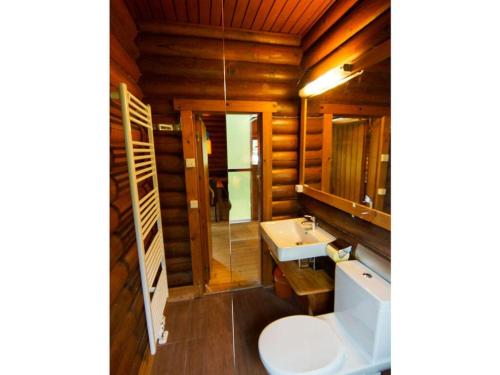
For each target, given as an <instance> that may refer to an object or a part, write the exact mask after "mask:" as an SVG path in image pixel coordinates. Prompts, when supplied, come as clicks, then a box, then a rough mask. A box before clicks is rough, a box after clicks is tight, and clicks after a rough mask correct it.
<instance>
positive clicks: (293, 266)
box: [269, 251, 335, 315]
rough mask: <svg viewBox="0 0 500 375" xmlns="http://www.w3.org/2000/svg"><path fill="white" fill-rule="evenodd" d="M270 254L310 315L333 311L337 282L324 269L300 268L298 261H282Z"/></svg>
mask: <svg viewBox="0 0 500 375" xmlns="http://www.w3.org/2000/svg"><path fill="white" fill-rule="evenodd" d="M269 254H270V255H271V257H272V258H273V260H274V261H275V262H276V264H277V265H278V267H279V268H280V270H281V271H282V272H283V274H284V275H285V276H286V278H287V280H288V282H289V283H290V286H291V287H292V289H293V291H294V292H295V294H296V295H297V296H299V301H302V302H303V304H304V307H305V308H306V310H307V312H308V314H309V315H318V314H323V313H327V312H331V311H333V291H334V289H335V283H334V281H333V279H332V278H331V277H330V276H329V275H328V274H327V273H326V272H325V271H324V270H313V269H312V268H299V265H298V264H297V262H296V261H288V262H280V261H279V260H278V259H277V258H276V257H275V256H274V254H273V253H272V252H271V251H269Z"/></svg>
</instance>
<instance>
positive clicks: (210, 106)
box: [174, 98, 278, 113]
mask: <svg viewBox="0 0 500 375" xmlns="http://www.w3.org/2000/svg"><path fill="white" fill-rule="evenodd" d="M277 108H278V103H277V102H272V101H252V100H227V101H224V100H222V99H221V100H216V99H215V100H206V99H176V98H174V110H176V111H193V112H196V111H207V112H225V111H227V112H231V113H237V112H246V113H248V112H254V113H255V112H257V113H261V112H270V113H272V112H276V111H277Z"/></svg>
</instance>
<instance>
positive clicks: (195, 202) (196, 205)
mask: <svg viewBox="0 0 500 375" xmlns="http://www.w3.org/2000/svg"><path fill="white" fill-rule="evenodd" d="M189 207H191V208H198V201H196V200H194V201H189Z"/></svg>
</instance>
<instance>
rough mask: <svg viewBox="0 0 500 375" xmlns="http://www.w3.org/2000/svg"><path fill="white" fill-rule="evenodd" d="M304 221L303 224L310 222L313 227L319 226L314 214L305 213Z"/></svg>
mask: <svg viewBox="0 0 500 375" xmlns="http://www.w3.org/2000/svg"><path fill="white" fill-rule="evenodd" d="M304 219H305V220H304V221H303V222H302V223H301V224H305V223H310V224H311V229H316V228H317V227H318V222H317V221H316V217H314V216H312V215H304Z"/></svg>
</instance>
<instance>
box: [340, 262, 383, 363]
mask: <svg viewBox="0 0 500 375" xmlns="http://www.w3.org/2000/svg"><path fill="white" fill-rule="evenodd" d="M334 312H335V315H336V316H337V319H338V320H339V322H340V324H341V325H342V327H343V328H345V330H346V331H347V334H348V335H349V336H350V337H351V338H352V340H353V342H354V344H355V345H356V346H357V347H358V348H359V349H360V350H361V351H362V352H363V353H364V354H365V355H366V357H367V359H368V360H370V361H378V360H382V359H387V358H390V356H391V284H389V283H388V282H387V281H386V280H384V279H383V278H381V277H380V276H378V275H377V274H376V273H375V272H373V271H372V270H370V269H369V268H367V267H366V266H364V265H363V264H362V263H360V262H359V261H357V260H352V261H347V262H340V263H337V268H336V270H335V306H334Z"/></svg>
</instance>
